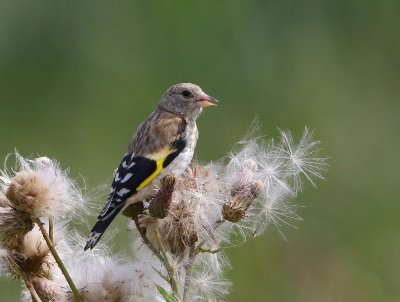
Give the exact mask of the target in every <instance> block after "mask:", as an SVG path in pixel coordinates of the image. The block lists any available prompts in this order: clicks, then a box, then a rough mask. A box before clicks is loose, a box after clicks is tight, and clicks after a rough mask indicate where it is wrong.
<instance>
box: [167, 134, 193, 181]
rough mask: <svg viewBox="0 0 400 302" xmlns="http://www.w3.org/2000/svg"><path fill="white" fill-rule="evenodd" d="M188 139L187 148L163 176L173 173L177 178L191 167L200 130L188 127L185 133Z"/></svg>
mask: <svg viewBox="0 0 400 302" xmlns="http://www.w3.org/2000/svg"><path fill="white" fill-rule="evenodd" d="M185 134H186V135H185V138H186V146H185V148H184V149H183V150H182V151H181V153H179V155H178V156H177V157H176V158H175V159H174V160H173V161H172V162H171V163H170V164H169V165H168V166H167V167H166V168H165V170H164V171H163V173H162V175H161V177H162V176H164V175H167V174H169V173H173V174H175V175H177V176H179V175H180V174H182V173H183V172H184V171H185V170H186V168H187V167H188V166H189V164H190V162H191V161H192V158H193V154H194V149H195V147H196V143H197V138H198V135H199V133H198V130H197V127H196V126H193V127H188V128H187V129H186V133H185Z"/></svg>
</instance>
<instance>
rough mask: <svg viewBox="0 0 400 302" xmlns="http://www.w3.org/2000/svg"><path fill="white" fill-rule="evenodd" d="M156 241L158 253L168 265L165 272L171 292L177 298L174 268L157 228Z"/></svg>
mask: <svg viewBox="0 0 400 302" xmlns="http://www.w3.org/2000/svg"><path fill="white" fill-rule="evenodd" d="M156 239H157V244H158V246H159V249H160V253H161V255H162V257H163V258H164V259H165V262H166V263H168V268H167V272H168V275H169V280H170V284H171V289H172V292H173V293H174V294H175V295H177V296H178V295H179V291H178V281H177V280H176V270H175V268H174V266H173V265H172V264H171V263H170V262H169V261H168V255H167V253H166V251H165V249H164V246H163V244H162V242H161V235H160V230H159V229H158V228H156Z"/></svg>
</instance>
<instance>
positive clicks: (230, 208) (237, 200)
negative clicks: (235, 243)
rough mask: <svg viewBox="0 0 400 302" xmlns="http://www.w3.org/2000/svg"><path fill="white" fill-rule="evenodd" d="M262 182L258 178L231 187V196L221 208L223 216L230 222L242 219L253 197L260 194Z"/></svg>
mask: <svg viewBox="0 0 400 302" xmlns="http://www.w3.org/2000/svg"><path fill="white" fill-rule="evenodd" d="M262 189H263V183H262V182H261V181H259V180H257V181H254V182H250V183H248V184H247V185H244V184H241V186H240V187H234V188H232V193H231V194H232V198H231V200H230V201H229V202H227V203H225V204H224V206H223V208H222V215H223V218H224V219H225V220H227V221H230V222H238V221H239V220H242V219H243V218H244V217H245V215H246V212H247V210H248V208H249V207H250V205H251V203H252V202H253V201H254V199H256V198H258V197H259V196H260V193H261V190H262Z"/></svg>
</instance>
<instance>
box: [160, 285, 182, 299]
mask: <svg viewBox="0 0 400 302" xmlns="http://www.w3.org/2000/svg"><path fill="white" fill-rule="evenodd" d="M156 287H157V289H158V291H159V292H160V294H161V296H163V298H164V299H165V302H178V299H177V298H176V297H175V295H174V294H170V293H169V292H167V291H166V290H165V289H164V288H163V287H161V286H159V285H156Z"/></svg>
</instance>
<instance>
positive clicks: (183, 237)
mask: <svg viewBox="0 0 400 302" xmlns="http://www.w3.org/2000/svg"><path fill="white" fill-rule="evenodd" d="M159 228H160V233H161V238H162V239H163V242H164V243H165V246H166V247H167V249H168V250H169V251H170V252H171V253H172V254H173V255H175V256H176V257H179V256H182V255H184V250H185V249H186V248H188V247H191V246H193V245H194V244H195V243H196V242H197V241H198V235H197V232H196V227H195V225H194V220H193V216H192V213H191V211H190V210H189V209H188V205H187V204H186V203H185V202H184V201H182V202H179V203H175V204H173V205H172V207H171V209H170V211H169V213H168V216H167V217H166V218H165V219H163V220H161V221H160V222H159Z"/></svg>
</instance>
